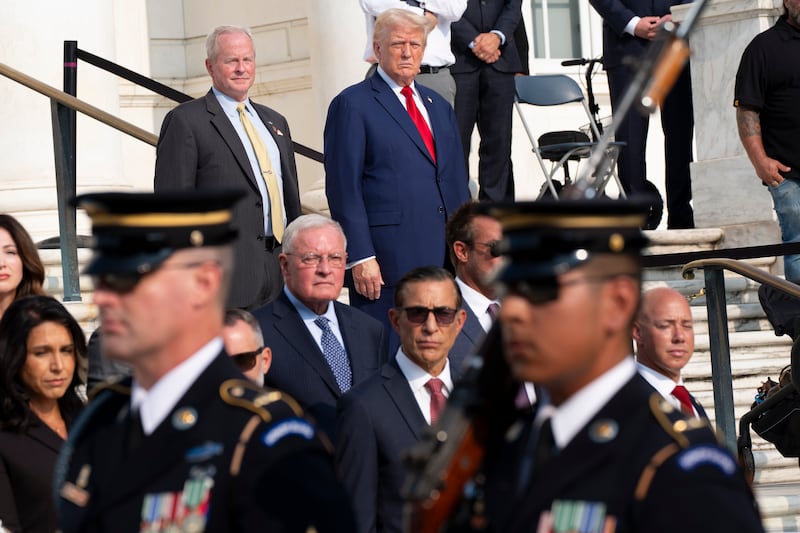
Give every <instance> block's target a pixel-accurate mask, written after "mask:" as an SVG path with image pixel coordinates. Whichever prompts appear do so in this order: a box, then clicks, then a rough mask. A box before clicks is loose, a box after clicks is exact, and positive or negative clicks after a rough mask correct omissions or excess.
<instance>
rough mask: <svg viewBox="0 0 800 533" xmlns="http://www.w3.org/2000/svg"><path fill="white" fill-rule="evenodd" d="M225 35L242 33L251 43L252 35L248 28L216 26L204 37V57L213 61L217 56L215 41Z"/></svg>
mask: <svg viewBox="0 0 800 533" xmlns="http://www.w3.org/2000/svg"><path fill="white" fill-rule="evenodd" d="M226 33H243V34H245V35H247V36H248V37H249V38H250V42H251V43H252V42H253V33H252V32H251V31H250V28H245V27H244V26H217V27H216V28H214V29H213V30H211V33H209V34H208V37H206V57H207V58H208V59H210V60H211V61H214V59H216V56H217V52H218V50H217V48H218V46H217V39H218V38H219V36H220V35H224V34H226ZM253 53H254V54H255V46H253Z"/></svg>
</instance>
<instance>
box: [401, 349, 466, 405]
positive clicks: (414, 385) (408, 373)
mask: <svg viewBox="0 0 800 533" xmlns="http://www.w3.org/2000/svg"><path fill="white" fill-rule="evenodd" d="M395 358H396V359H397V366H399V367H400V371H401V372H403V375H404V376H405V377H406V380H408V384H409V385H410V386H411V390H412V391H414V392H415V393H416V392H417V391H420V390H424V389H425V384H426V383H427V382H428V380H429V379H431V378H439V379H441V380H442V383H444V387H442V393H444V395H445V396H449V395H450V391H452V390H453V378H452V377H451V376H450V359H449V358H448V359H446V360H445V363H444V370H442V373H441V374H439V375H438V376H431V375H430V374H428V373H427V372H426V371H425V370H423V369H422V368H421V367H420V366H419V365H417V363H415V362H414V361H412V360H411V359H409V357H408V356H407V355H406V354H405V352H403V348H402V346H401V347H400V348H398V349H397V355H396V356H395Z"/></svg>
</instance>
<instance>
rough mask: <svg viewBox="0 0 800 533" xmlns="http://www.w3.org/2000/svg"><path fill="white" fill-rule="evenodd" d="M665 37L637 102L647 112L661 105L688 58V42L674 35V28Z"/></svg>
mask: <svg viewBox="0 0 800 533" xmlns="http://www.w3.org/2000/svg"><path fill="white" fill-rule="evenodd" d="M665 39H666V42H665V43H664V44H663V46H662V47H661V53H660V54H659V55H658V57H657V58H656V61H655V65H654V67H653V72H652V76H651V78H650V81H649V82H648V84H647V86H646V88H645V90H644V92H643V93H642V98H641V100H640V102H639V104H640V106H641V107H642V109H643V110H644V111H645V112H647V113H648V114H649V113H652V112H653V111H655V110H656V108H658V107H661V104H663V103H664V98H666V96H667V94H669V91H670V90H671V89H672V86H673V85H675V81H677V79H678V76H680V74H681V71H682V70H683V67H684V66H685V65H686V62H687V61H688V60H689V52H690V50H689V43H688V42H686V40H685V39H681V38H679V37H676V36H675V34H674V30H672V31H669V33H668V34H667V35H666V36H665Z"/></svg>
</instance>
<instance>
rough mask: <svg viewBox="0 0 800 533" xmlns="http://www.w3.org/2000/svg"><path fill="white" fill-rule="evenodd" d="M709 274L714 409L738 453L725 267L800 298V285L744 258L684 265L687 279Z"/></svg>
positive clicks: (724, 434) (729, 443)
mask: <svg viewBox="0 0 800 533" xmlns="http://www.w3.org/2000/svg"><path fill="white" fill-rule="evenodd" d="M697 269H702V270H703V273H704V276H705V290H706V312H707V313H708V342H709V349H710V351H711V381H712V385H713V389H714V413H715V414H716V420H717V429H718V430H719V432H720V433H721V434H722V438H723V439H724V442H725V444H726V445H727V446H728V448H729V449H730V450H731V451H732V452H733V453H734V454H735V453H736V416H735V414H734V405H733V372H732V371H731V349H730V338H729V336H728V310H727V301H726V297H725V276H724V271H725V270H729V271H731V272H735V273H737V274H740V275H742V276H744V277H746V278H748V279H751V280H753V281H756V282H758V283H761V284H762V285H769V286H771V287H774V288H776V289H778V290H780V291H783V292H785V293H787V294H789V295H791V296H794V297H797V298H800V286H798V285H797V284H795V283H792V282H791V281H786V280H785V279H783V278H779V277H778V276H775V275H774V274H770V273H768V272H765V271H763V270H761V269H759V268H757V267H755V266H753V265H751V264H748V263H745V262H744V261H740V260H736V259H727V258H713V259H699V260H696V261H691V262H689V263H687V264H686V265H684V267H683V268H682V269H681V274H682V275H683V277H684V279H694V276H695V270H697Z"/></svg>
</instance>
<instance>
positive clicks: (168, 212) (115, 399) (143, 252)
mask: <svg viewBox="0 0 800 533" xmlns="http://www.w3.org/2000/svg"><path fill="white" fill-rule="evenodd" d="M240 196H241V195H240V194H239V193H238V192H225V191H213V192H199V191H186V192H178V193H164V194H159V195H158V196H155V195H153V194H144V193H97V194H86V195H82V196H79V197H78V198H77V199H76V200H75V203H76V205H77V206H78V207H81V208H83V209H85V210H86V212H87V214H88V215H89V216H90V218H91V219H92V224H93V233H94V236H95V244H94V250H95V255H94V257H93V259H92V260H91V262H90V264H89V266H88V267H87V269H86V273H87V274H89V275H91V276H92V277H93V279H94V286H95V295H94V301H95V303H96V305H97V306H98V308H99V312H100V322H101V326H102V329H103V350H104V351H105V355H106V356H107V357H109V358H111V359H113V360H117V361H122V362H125V363H127V364H128V365H129V366H130V367H131V368H132V369H133V377H132V379H131V378H128V379H127V380H126V381H122V382H119V383H115V384H109V385H105V386H102V387H100V388H99V390H97V391H96V392H95V394H94V395H93V399H92V400H91V402H90V403H89V405H88V407H87V408H86V410H85V411H84V414H83V416H81V417H80V418H79V420H78V421H76V423H75V425H74V426H73V427H72V428H71V430H70V436H69V440H68V441H67V443H66V444H65V446H64V449H63V452H62V455H61V457H60V459H59V466H58V468H57V474H56V481H55V490H56V493H57V498H58V504H59V514H60V526H61V529H62V531H63V532H64V533H73V532H81V533H92V532H113V533H126V532H137V531H138V532H173V531H175V532H178V531H181V532H234V531H236V532H250V531H259V532H260V531H270V532H273V531H279V532H284V531H286V532H305V531H306V530H307V529H308V528H316V531H318V532H320V533H322V532H324V531H336V532H338V531H341V532H350V531H352V530H353V528H354V524H353V520H352V513H351V511H350V507H349V504H348V500H347V497H346V495H345V493H344V491H343V489H342V487H341V485H340V484H339V483H338V481H337V480H336V478H335V475H334V471H333V467H332V461H331V456H330V450H329V446H328V445H327V443H326V442H324V441H323V439H321V438H320V436H319V435H318V433H317V430H316V428H315V426H314V425H313V424H312V423H311V422H310V421H309V420H308V419H307V418H305V417H304V415H303V412H302V410H301V409H300V407H299V406H298V404H297V402H295V401H294V400H293V399H292V398H290V397H288V396H287V395H285V394H283V393H281V392H280V391H278V390H274V389H266V390H264V389H261V388H260V387H258V386H257V385H255V384H252V383H251V382H250V381H249V380H247V379H246V378H245V377H244V376H243V374H242V373H241V372H240V371H239V370H238V369H237V368H236V367H235V366H234V364H233V363H232V362H231V360H230V358H229V357H228V356H227V355H226V354H225V353H224V350H223V342H222V339H221V337H220V332H221V331H222V327H223V315H224V310H225V308H224V305H225V301H226V297H227V291H228V287H229V285H230V282H231V279H230V278H231V272H232V266H233V265H232V261H233V259H232V257H233V255H232V246H231V243H232V242H233V240H234V238H235V236H236V230H235V228H233V227H232V226H231V208H232V206H233V204H234V203H235V202H236V201H237V200H238V199H239V198H240Z"/></svg>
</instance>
